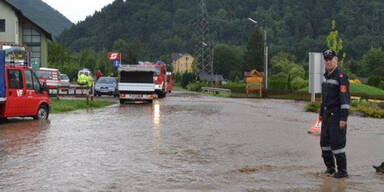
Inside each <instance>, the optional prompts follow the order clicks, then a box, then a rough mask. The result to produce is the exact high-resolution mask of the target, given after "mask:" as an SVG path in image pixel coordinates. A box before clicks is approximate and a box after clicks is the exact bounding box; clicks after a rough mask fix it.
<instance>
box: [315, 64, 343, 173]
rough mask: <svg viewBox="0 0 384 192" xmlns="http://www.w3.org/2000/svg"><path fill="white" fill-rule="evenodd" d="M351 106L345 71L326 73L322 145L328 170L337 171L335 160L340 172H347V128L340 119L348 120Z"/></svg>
mask: <svg viewBox="0 0 384 192" xmlns="http://www.w3.org/2000/svg"><path fill="white" fill-rule="evenodd" d="M349 108H350V94H349V81H348V77H347V75H346V74H345V73H343V72H342V71H341V70H340V69H339V68H336V69H335V70H334V71H333V72H332V73H331V74H329V75H328V73H325V74H324V80H323V84H322V104H321V109H320V118H321V119H322V120H323V121H322V126H321V138H320V146H321V149H322V157H323V159H324V163H325V165H326V166H327V170H330V171H331V172H332V170H333V172H335V160H334V157H335V158H336V162H337V169H338V171H339V172H342V173H345V174H346V173H347V158H346V155H345V144H346V133H347V128H346V127H345V128H344V129H342V128H340V121H347V119H348V111H349Z"/></svg>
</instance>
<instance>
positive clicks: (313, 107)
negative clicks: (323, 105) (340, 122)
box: [305, 102, 320, 113]
mask: <svg viewBox="0 0 384 192" xmlns="http://www.w3.org/2000/svg"><path fill="white" fill-rule="evenodd" d="M319 109H320V103H317V102H310V103H308V104H307V105H306V106H305V111H307V112H316V113H317V112H319Z"/></svg>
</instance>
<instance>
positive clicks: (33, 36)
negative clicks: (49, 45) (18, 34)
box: [23, 27, 41, 45]
mask: <svg viewBox="0 0 384 192" xmlns="http://www.w3.org/2000/svg"><path fill="white" fill-rule="evenodd" d="M23 41H24V43H26V44H39V45H40V41H41V37H40V33H39V32H37V31H36V30H35V29H33V28H29V27H25V28H24V31H23Z"/></svg>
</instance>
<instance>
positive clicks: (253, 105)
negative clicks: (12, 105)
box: [0, 92, 384, 192]
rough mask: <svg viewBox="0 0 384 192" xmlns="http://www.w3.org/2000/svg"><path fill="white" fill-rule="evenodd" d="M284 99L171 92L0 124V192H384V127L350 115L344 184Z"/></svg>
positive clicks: (294, 105) (306, 119) (299, 110)
mask: <svg viewBox="0 0 384 192" xmlns="http://www.w3.org/2000/svg"><path fill="white" fill-rule="evenodd" d="M303 107H304V103H303V102H295V101H290V100H262V99H249V100H248V99H226V98H215V97H210V96H204V95H198V94H193V93H187V92H175V93H173V94H172V95H171V96H170V97H167V98H166V99H164V100H158V101H155V102H154V103H153V104H128V105H121V106H120V105H119V104H116V105H112V106H110V107H106V108H103V109H97V110H90V111H76V112H71V113H66V114H58V115H51V116H50V120H49V121H47V122H39V121H32V120H19V119H14V120H10V121H8V122H5V123H1V124H0V191H6V192H8V191H9V192H11V191H12V192H14V191H15V192H18V191H28V192H29V191H47V192H48V191H63V192H66V191H69V192H79V191H111V192H114V191H140V192H141V191H143V192H146V191H156V192H158V191H159V192H163V191H164V192H166V191H167V192H168V191H172V192H184V191H188V192H189V191H215V192H216V191H217V192H219V191H220V192H221V191H228V192H232V191H234V192H237V191H244V192H269V191H283V192H288V191H289V192H301V191H320V192H355V191H357V192H360V191H361V192H365V191H367V192H368V191H384V176H383V175H379V174H377V173H375V171H374V169H373V168H372V165H374V164H381V162H382V161H384V149H383V146H384V127H383V124H384V120H383V119H370V118H359V117H350V121H349V128H348V129H349V130H348V143H347V156H348V167H349V173H350V178H348V179H344V180H335V179H333V178H329V177H327V176H324V175H322V174H321V172H322V171H323V170H324V167H323V164H322V159H321V152H320V147H319V136H314V135H308V134H307V130H308V128H309V125H310V124H311V123H312V122H313V121H314V120H315V119H316V116H317V115H316V114H314V113H306V112H303Z"/></svg>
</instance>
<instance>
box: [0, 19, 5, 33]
mask: <svg viewBox="0 0 384 192" xmlns="http://www.w3.org/2000/svg"><path fill="white" fill-rule="evenodd" d="M0 32H5V19H0Z"/></svg>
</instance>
